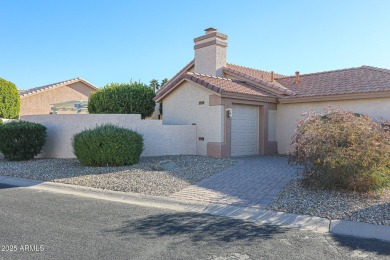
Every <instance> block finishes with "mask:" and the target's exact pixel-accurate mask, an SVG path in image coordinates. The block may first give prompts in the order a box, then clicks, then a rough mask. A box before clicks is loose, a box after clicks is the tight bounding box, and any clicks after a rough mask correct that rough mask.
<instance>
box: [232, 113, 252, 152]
mask: <svg viewBox="0 0 390 260" xmlns="http://www.w3.org/2000/svg"><path fill="white" fill-rule="evenodd" d="M232 110H233V111H232V112H233V117H232V140H231V141H232V142H231V145H232V156H242V155H253V154H258V143H259V142H258V133H259V130H258V129H259V128H258V125H259V114H258V113H259V112H258V111H259V109H258V107H257V106H245V105H233V107H232Z"/></svg>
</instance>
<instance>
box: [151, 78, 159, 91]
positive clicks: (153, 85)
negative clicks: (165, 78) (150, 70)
mask: <svg viewBox="0 0 390 260" xmlns="http://www.w3.org/2000/svg"><path fill="white" fill-rule="evenodd" d="M149 87H151V88H152V89H153V90H154V92H156V91H157V90H158V89H159V88H160V83H158V80H157V79H152V80H151V81H150V83H149Z"/></svg>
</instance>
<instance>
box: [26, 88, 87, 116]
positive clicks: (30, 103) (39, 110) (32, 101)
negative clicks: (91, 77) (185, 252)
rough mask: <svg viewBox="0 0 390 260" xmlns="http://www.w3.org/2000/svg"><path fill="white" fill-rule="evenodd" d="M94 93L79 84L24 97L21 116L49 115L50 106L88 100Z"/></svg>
mask: <svg viewBox="0 0 390 260" xmlns="http://www.w3.org/2000/svg"><path fill="white" fill-rule="evenodd" d="M92 91H94V90H93V89H92V88H90V87H88V86H86V85H85V84H83V83H81V82H77V83H74V84H70V85H68V86H66V85H65V86H62V87H58V88H53V89H50V90H45V91H42V92H37V93H36V94H32V95H28V96H24V97H21V99H20V115H21V116H24V115H47V114H50V112H51V105H50V104H53V103H61V102H66V101H71V100H88V97H89V94H90V93H91V92H92ZM72 113H74V112H72Z"/></svg>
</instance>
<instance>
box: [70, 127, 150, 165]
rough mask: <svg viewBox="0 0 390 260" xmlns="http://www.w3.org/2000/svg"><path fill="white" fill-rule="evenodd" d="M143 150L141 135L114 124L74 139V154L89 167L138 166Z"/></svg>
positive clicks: (79, 135) (83, 132) (77, 135)
mask: <svg viewBox="0 0 390 260" xmlns="http://www.w3.org/2000/svg"><path fill="white" fill-rule="evenodd" d="M143 148H144V140H143V136H142V135H141V134H139V133H137V132H135V131H132V130H129V129H126V128H122V127H119V126H115V125H112V124H105V125H101V126H98V127H96V128H93V129H89V130H84V131H82V132H80V133H78V134H75V135H74V137H73V151H74V154H75V155H76V157H77V159H78V160H79V161H80V163H81V164H83V165H87V166H108V165H110V166H121V165H132V164H136V163H138V162H139V159H140V157H141V153H142V151H143Z"/></svg>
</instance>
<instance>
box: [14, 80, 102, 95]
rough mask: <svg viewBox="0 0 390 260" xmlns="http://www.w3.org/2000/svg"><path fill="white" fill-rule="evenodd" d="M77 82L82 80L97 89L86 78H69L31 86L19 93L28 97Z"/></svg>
mask: <svg viewBox="0 0 390 260" xmlns="http://www.w3.org/2000/svg"><path fill="white" fill-rule="evenodd" d="M77 82H82V83H84V84H85V85H87V86H88V87H90V88H92V89H93V90H97V87H95V86H94V85H93V84H91V83H89V82H88V81H86V80H85V79H82V78H74V79H69V80H65V81H61V82H57V83H53V84H49V85H45V86H41V87H36V88H31V89H27V90H19V95H20V97H26V96H29V95H33V94H37V93H40V92H43V91H47V90H51V89H53V88H58V87H62V86H66V85H70V84H74V83H77Z"/></svg>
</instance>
